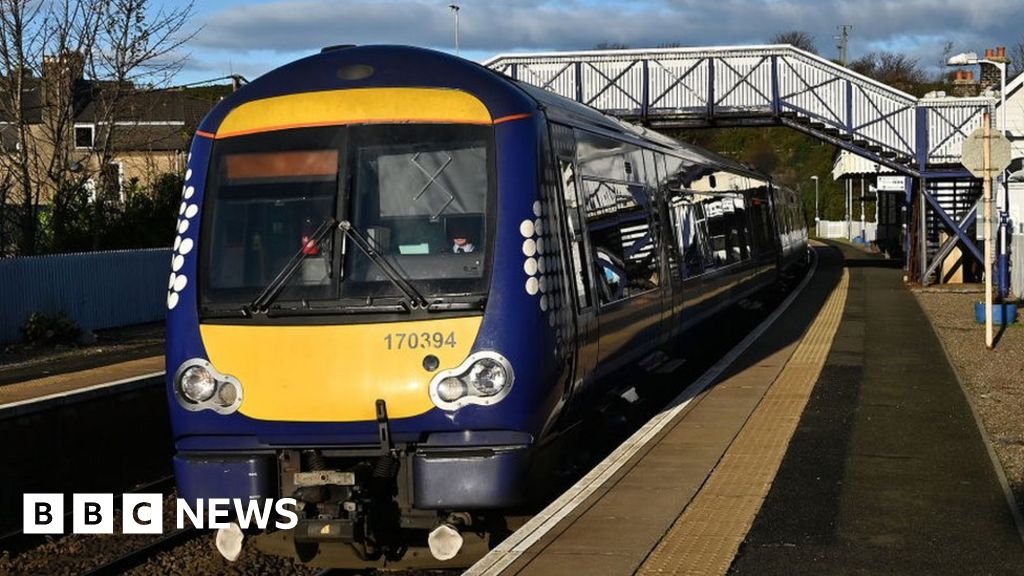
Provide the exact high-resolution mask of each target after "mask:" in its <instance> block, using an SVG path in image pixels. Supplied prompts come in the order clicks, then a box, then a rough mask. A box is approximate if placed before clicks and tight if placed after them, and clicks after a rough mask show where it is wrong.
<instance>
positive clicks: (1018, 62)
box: [1008, 37, 1024, 78]
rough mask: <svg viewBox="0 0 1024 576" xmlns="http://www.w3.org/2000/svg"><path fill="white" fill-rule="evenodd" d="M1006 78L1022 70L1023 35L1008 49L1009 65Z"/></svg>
mask: <svg viewBox="0 0 1024 576" xmlns="http://www.w3.org/2000/svg"><path fill="white" fill-rule="evenodd" d="M1009 68H1010V69H1009V70H1008V73H1009V76H1008V78H1013V77H1014V76H1016V75H1018V74H1020V73H1021V72H1024V37H1021V39H1020V40H1018V41H1017V43H1016V44H1014V45H1013V48H1011V49H1010V66H1009Z"/></svg>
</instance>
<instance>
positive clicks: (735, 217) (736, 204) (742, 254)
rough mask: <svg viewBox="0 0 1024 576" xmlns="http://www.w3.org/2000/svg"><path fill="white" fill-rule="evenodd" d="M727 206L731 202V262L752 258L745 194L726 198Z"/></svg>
mask: <svg viewBox="0 0 1024 576" xmlns="http://www.w3.org/2000/svg"><path fill="white" fill-rule="evenodd" d="M724 201H725V204H726V206H729V205H730V204H731V211H729V212H730V214H729V236H730V242H729V245H730V250H731V251H732V252H731V255H730V259H729V261H730V262H740V261H743V260H746V259H748V258H750V243H749V242H750V239H749V238H748V237H747V210H746V203H745V202H744V199H743V196H733V197H728V198H725V199H724Z"/></svg>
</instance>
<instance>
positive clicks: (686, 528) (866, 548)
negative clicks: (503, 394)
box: [468, 245, 1024, 576]
mask: <svg viewBox="0 0 1024 576" xmlns="http://www.w3.org/2000/svg"><path fill="white" fill-rule="evenodd" d="M814 249H815V251H816V254H817V258H816V262H817V263H816V267H815V269H814V270H813V271H812V273H811V274H809V275H808V277H807V278H806V279H805V281H804V283H803V284H802V285H801V286H800V287H799V288H798V289H797V291H795V292H794V294H792V295H791V296H790V298H788V299H787V300H786V302H785V303H784V304H783V305H782V306H781V307H780V308H779V309H778V310H777V311H776V312H774V313H773V314H772V316H770V317H769V319H768V320H766V321H765V323H763V324H762V325H761V326H760V327H759V328H758V329H757V330H755V332H754V333H753V334H751V336H750V337H748V338H747V339H746V340H744V341H743V342H742V343H741V344H740V345H738V346H737V348H736V349H734V350H733V351H732V352H730V353H729V355H727V356H726V357H725V358H724V359H723V360H722V361H721V362H719V363H718V364H716V365H715V366H714V367H712V369H711V370H709V372H708V373H707V374H705V376H704V377H702V378H701V380H699V381H698V382H695V383H694V384H692V385H690V387H689V388H687V389H686V390H685V391H684V392H683V393H682V394H680V396H679V397H677V398H676V399H675V400H674V401H673V402H672V403H671V404H670V405H669V406H668V407H667V408H666V409H665V410H663V411H662V412H661V413H660V414H658V415H657V416H656V417H655V418H653V419H652V420H651V421H650V422H648V423H647V424H646V425H644V426H643V427H642V428H641V429H640V430H638V431H637V432H636V433H635V434H634V435H633V436H632V437H630V439H629V440H627V441H626V442H625V443H624V444H623V445H622V446H620V447H619V448H617V449H616V450H615V451H614V452H613V453H612V454H611V455H609V456H608V458H606V459H605V460H604V461H603V462H602V463H601V464H600V465H598V466H597V467H596V468H595V469H594V470H592V471H591V472H590V473H588V474H587V475H586V476H585V477H584V478H582V479H581V480H580V481H579V482H578V483H577V484H576V485H574V486H573V487H572V488H571V489H570V490H569V491H567V492H566V493H565V494H563V495H562V496H561V497H559V498H558V499H557V500H556V501H555V502H554V503H552V504H551V505H550V506H548V507H547V508H546V509H545V510H543V511H542V512H541V513H540V514H538V515H537V516H535V517H534V518H533V519H531V520H530V521H529V522H527V523H526V525H524V526H523V527H522V528H521V529H520V530H518V531H516V532H515V533H513V534H512V535H511V536H510V537H509V538H508V539H506V540H505V541H504V542H502V543H501V544H500V545H498V546H497V547H496V548H495V549H493V550H492V551H491V552H490V553H488V554H487V556H485V557H484V558H483V559H481V560H480V561H479V562H478V563H477V564H475V565H474V566H473V567H472V568H471V569H470V570H469V571H468V574H471V575H483V574H491V575H497V574H503V575H511V574H522V575H531V576H533V575H547V574H565V573H580V574H609V575H619V574H623V575H624V574H645V575H646V574H651V575H654V574H1022V573H1024V533H1022V532H1021V530H1022V527H1021V520H1020V515H1019V513H1018V511H1017V509H1016V507H1015V505H1014V504H1012V497H1011V496H1010V495H1009V491H1008V489H1007V487H1006V482H1005V479H1004V478H1003V476H1002V471H1001V469H1000V468H999V467H998V464H997V463H996V462H995V458H994V456H993V455H992V454H991V452H990V451H989V449H988V444H987V442H986V440H985V438H984V433H983V432H982V430H981V428H980V426H979V424H978V422H977V420H976V417H975V415H974V412H973V409H972V407H971V405H970V402H969V401H968V399H967V397H966V396H965V394H964V392H963V390H962V388H961V386H960V383H959V381H958V379H957V376H956V374H955V372H954V371H953V369H952V368H951V367H950V365H949V363H948V361H947V359H946V356H945V353H944V351H943V349H942V346H941V344H940V343H939V341H938V339H937V337H936V336H935V334H934V332H933V330H932V328H931V326H930V324H929V322H928V319H927V317H926V316H925V315H924V313H923V312H922V311H921V309H920V307H919V306H918V304H917V302H916V301H915V300H914V298H913V296H912V295H911V293H910V292H909V291H907V290H906V289H905V288H904V287H903V285H902V274H903V272H902V270H901V269H899V268H897V267H894V266H891V265H890V262H889V261H887V260H884V259H881V258H879V257H874V256H872V255H868V254H866V253H864V252H862V251H860V250H858V249H856V248H853V247H850V246H839V245H830V246H821V245H818V246H816V247H815V248H814ZM983 352H984V351H979V353H983Z"/></svg>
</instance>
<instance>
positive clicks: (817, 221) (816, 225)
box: [811, 175, 821, 236]
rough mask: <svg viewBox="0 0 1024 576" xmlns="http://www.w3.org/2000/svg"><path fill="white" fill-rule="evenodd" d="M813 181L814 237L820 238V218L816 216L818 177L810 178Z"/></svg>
mask: <svg viewBox="0 0 1024 576" xmlns="http://www.w3.org/2000/svg"><path fill="white" fill-rule="evenodd" d="M811 180H814V235H815V236H821V224H820V222H821V217H820V216H818V177H817V176H816V175H815V176H811Z"/></svg>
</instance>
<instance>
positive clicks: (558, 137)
mask: <svg viewBox="0 0 1024 576" xmlns="http://www.w3.org/2000/svg"><path fill="white" fill-rule="evenodd" d="M551 140H552V149H553V151H554V162H555V168H556V170H557V174H558V180H559V186H558V190H559V192H560V198H559V200H560V207H561V209H562V213H563V214H564V215H565V217H564V219H563V222H564V227H563V230H562V235H563V242H564V243H565V245H566V247H567V251H566V262H565V265H564V269H565V277H566V278H567V279H568V280H569V281H568V284H569V288H570V290H569V291H570V292H571V293H572V301H573V306H572V308H573V314H574V316H575V320H576V321H575V323H574V324H575V327H576V330H575V334H574V337H575V342H574V343H575V346H574V350H575V355H574V357H573V363H574V367H573V374H572V377H571V378H570V379H569V381H568V383H567V385H566V388H565V390H564V395H565V397H566V402H567V406H566V413H567V416H569V418H568V419H569V420H570V421H571V420H574V418H573V417H572V415H573V413H574V412H576V405H577V404H578V403H579V400H580V393H581V391H582V390H584V389H585V388H587V384H589V381H590V380H591V378H592V376H593V372H594V368H595V366H596V365H597V359H598V345H599V342H600V332H599V329H598V320H597V305H596V301H595V294H594V291H593V289H592V287H593V285H594V284H593V282H594V280H593V277H592V273H593V267H592V266H588V265H587V263H588V262H590V260H591V258H590V257H589V256H588V254H589V246H588V243H587V237H586V234H585V232H584V228H583V219H584V198H583V196H582V190H581V188H580V186H579V176H578V174H577V170H576V158H575V156H576V139H575V137H574V135H573V131H572V129H571V128H568V127H566V126H561V125H558V124H552V125H551Z"/></svg>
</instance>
